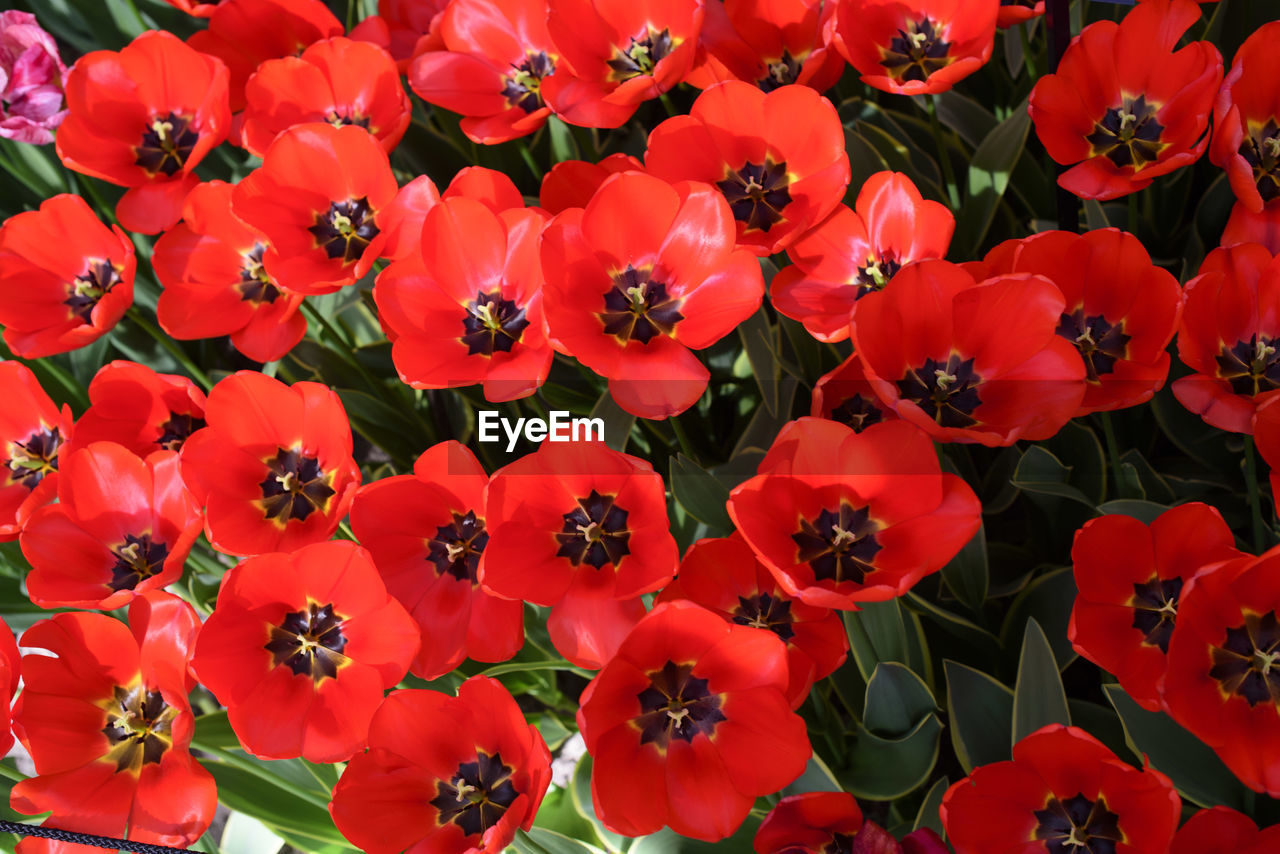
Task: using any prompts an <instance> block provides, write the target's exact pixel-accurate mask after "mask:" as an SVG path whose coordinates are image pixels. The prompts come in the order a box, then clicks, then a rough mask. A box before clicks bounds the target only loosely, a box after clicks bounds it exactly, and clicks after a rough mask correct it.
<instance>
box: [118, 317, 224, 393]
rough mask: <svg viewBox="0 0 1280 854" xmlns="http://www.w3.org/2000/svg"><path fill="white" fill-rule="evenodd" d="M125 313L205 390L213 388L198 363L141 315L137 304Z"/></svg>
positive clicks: (211, 382)
mask: <svg viewBox="0 0 1280 854" xmlns="http://www.w3.org/2000/svg"><path fill="white" fill-rule="evenodd" d="M126 314H127V315H128V317H129V319H130V320H131V321H133V322H134V323H135V324H137V325H138V326H139V327H141V328H142V329H143V330H144V331H145V332H146V333H147V334H148V335H150V336H151V337H152V338H154V339H156V342H157V343H159V345H160V346H161V347H163V348H164V349H165V350H168V351H169V355H170V356H173V358H174V359H176V360H177V361H178V364H179V365H182V367H183V368H185V369H186V371H187V373H189V374H190V375H191V378H192V379H194V380H195V381H196V382H197V383H199V384H200V385H202V386H204V390H205V391H209V390H210V389H212V388H213V381H212V380H210V379H209V375H208V374H206V373H205V372H204V371H203V370H201V369H200V366H199V365H197V364H196V363H195V362H193V361H191V357H190V356H188V355H187V354H186V353H185V352H183V350H182V348H181V347H179V346H178V342H177V341H174V340H173V339H172V338H170V337H169V336H168V335H166V334H165V333H164V332H163V331H161V329H160V327H158V326H156V325H155V324H154V323H152V322H151V321H150V320H147V318H145V317H144V316H143V315H142V312H141V311H139V310H138V308H137V306H134V307H133V308H130V309H129V311H128V312H126Z"/></svg>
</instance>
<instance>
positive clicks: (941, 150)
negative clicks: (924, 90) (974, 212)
mask: <svg viewBox="0 0 1280 854" xmlns="http://www.w3.org/2000/svg"><path fill="white" fill-rule="evenodd" d="M924 103H925V112H926V113H928V114H929V129H930V130H931V131H933V141H934V142H936V143H937V144H938V162H939V164H940V165H941V166H942V179H943V180H944V181H945V182H946V184H947V200H948V201H949V202H950V203H951V210H953V211H955V212H956V213H959V212H960V191H959V189H958V188H957V187H956V175H955V171H954V170H952V168H951V157H950V156H949V155H948V154H947V143H946V140H945V139H943V137H942V125H941V124H940V123H939V122H938V105H937V103H936V102H935V101H934V98H933V95H932V94H928V95H925V96H924Z"/></svg>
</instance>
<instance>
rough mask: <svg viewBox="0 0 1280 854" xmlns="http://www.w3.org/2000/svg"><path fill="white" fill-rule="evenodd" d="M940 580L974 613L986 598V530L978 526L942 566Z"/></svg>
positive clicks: (988, 577)
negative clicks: (953, 555) (955, 553)
mask: <svg viewBox="0 0 1280 854" xmlns="http://www.w3.org/2000/svg"><path fill="white" fill-rule="evenodd" d="M942 581H943V583H945V584H946V585H947V588H948V589H949V590H950V591H951V593H952V595H954V596H955V597H956V599H958V600H959V601H960V603H961V604H962V605H964V606H965V607H967V608H968V609H969V610H970V611H973V612H974V613H975V614H981V612H982V606H983V604H985V603H986V601H987V586H988V584H989V583H990V571H989V568H988V565H987V533H986V529H985V528H983V527H982V526H979V528H978V532H977V533H976V534H974V535H973V536H972V537H971V538H970V539H969V542H967V543H965V546H964V548H962V549H960V551H959V553H958V554H957V555H956V556H955V557H953V558H952V559H951V560H949V561H947V565H946V566H944V567H943V568H942Z"/></svg>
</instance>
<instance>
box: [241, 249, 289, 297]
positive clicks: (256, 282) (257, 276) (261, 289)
mask: <svg viewBox="0 0 1280 854" xmlns="http://www.w3.org/2000/svg"><path fill="white" fill-rule="evenodd" d="M266 249H267V246H266V244H265V243H255V244H253V248H252V249H250V250H249V251H248V252H245V253H243V254H241V256H240V257H241V258H243V259H244V266H242V267H241V268H240V281H239V282H238V283H237V285H236V287H238V288H239V289H240V299H241V300H242V301H244V302H251V303H264V302H266V303H272V302H275V301H276V298H277V297H279V296H280V289H279V288H277V287H276V286H275V284H274V283H272V281H271V277H270V276H268V275H267V268H266V267H264V266H263V264H262V253H263V252H265V251H266Z"/></svg>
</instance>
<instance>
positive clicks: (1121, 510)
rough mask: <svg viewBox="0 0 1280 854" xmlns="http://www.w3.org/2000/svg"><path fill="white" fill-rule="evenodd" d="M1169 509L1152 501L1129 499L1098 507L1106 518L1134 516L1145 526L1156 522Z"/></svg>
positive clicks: (1109, 502)
mask: <svg viewBox="0 0 1280 854" xmlns="http://www.w3.org/2000/svg"><path fill="white" fill-rule="evenodd" d="M1168 509H1169V508H1168V507H1166V506H1165V505H1163V504H1156V503H1154V502H1152V501H1137V500H1134V499H1129V498H1122V499H1119V500H1117V501H1108V502H1106V503H1105V504H1099V505H1098V512H1099V513H1102V514H1103V515H1104V516H1132V517H1133V518H1135V519H1137V520H1138V521H1139V522H1142V523H1143V524H1144V525H1150V524H1151V523H1152V522H1154V521H1155V520H1156V517H1157V516H1159V515H1160V514H1161V513H1164V511H1166V510H1168Z"/></svg>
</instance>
